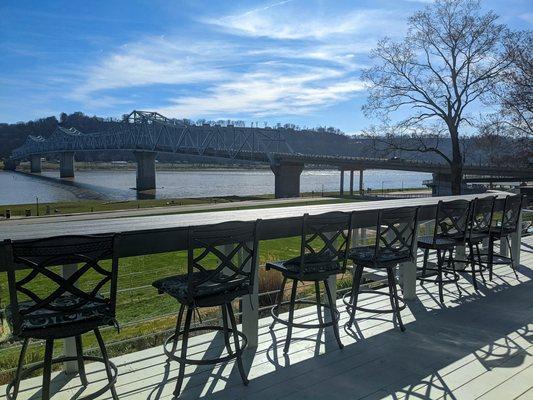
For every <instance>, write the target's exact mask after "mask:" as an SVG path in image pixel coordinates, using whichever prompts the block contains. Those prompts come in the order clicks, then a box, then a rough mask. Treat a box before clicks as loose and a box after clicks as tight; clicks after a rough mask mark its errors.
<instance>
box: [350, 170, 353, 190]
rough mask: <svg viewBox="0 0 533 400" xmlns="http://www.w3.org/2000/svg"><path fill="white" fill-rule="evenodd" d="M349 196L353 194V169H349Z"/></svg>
mask: <svg viewBox="0 0 533 400" xmlns="http://www.w3.org/2000/svg"><path fill="white" fill-rule="evenodd" d="M350 196H353V169H352V170H350Z"/></svg>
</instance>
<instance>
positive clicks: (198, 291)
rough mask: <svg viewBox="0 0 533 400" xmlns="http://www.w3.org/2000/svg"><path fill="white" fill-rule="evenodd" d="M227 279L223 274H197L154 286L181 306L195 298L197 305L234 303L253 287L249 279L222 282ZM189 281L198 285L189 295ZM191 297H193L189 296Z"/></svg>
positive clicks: (161, 280)
mask: <svg viewBox="0 0 533 400" xmlns="http://www.w3.org/2000/svg"><path fill="white" fill-rule="evenodd" d="M224 278H226V279H227V277H226V276H225V275H224V274H223V273H220V272H219V273H217V274H214V275H213V274H208V273H204V272H195V273H192V274H190V275H189V274H183V275H175V276H169V277H167V278H162V279H158V280H156V281H154V282H153V283H152V286H153V287H155V288H156V289H157V290H158V292H159V294H162V293H166V294H168V295H170V296H172V297H174V298H175V299H176V300H178V301H179V302H180V303H181V304H189V303H191V302H190V301H189V299H190V298H194V301H195V303H199V302H202V301H203V302H209V300H216V299H215V298H217V299H219V298H224V300H223V302H226V301H232V300H233V299H235V298H237V297H240V296H244V295H245V294H248V293H250V290H251V286H250V282H249V279H247V278H243V277H239V278H237V277H235V278H233V279H230V280H228V281H223V282H220V281H219V280H220V279H224ZM189 279H191V280H192V281H193V282H195V283H198V284H195V285H194V286H193V287H194V289H193V291H192V293H189ZM189 295H191V296H189Z"/></svg>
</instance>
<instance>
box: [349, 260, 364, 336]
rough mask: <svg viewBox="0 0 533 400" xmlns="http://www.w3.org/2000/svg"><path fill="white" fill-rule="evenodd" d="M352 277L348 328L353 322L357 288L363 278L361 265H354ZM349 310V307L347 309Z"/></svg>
mask: <svg viewBox="0 0 533 400" xmlns="http://www.w3.org/2000/svg"><path fill="white" fill-rule="evenodd" d="M354 269H355V271H354V275H353V280H352V294H351V295H350V303H351V304H352V307H351V310H350V309H349V310H348V311H349V312H350V319H349V320H348V328H349V327H351V326H352V324H353V322H354V320H355V311H356V308H357V297H358V296H359V287H360V285H361V279H362V277H363V267H362V266H361V265H354ZM347 308H349V307H347Z"/></svg>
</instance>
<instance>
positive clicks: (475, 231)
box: [466, 196, 496, 290]
mask: <svg viewBox="0 0 533 400" xmlns="http://www.w3.org/2000/svg"><path fill="white" fill-rule="evenodd" d="M495 200H496V197H495V196H490V197H484V198H481V199H480V198H475V199H474V200H473V202H472V207H471V210H472V212H471V215H470V221H469V224H468V229H467V234H466V245H467V246H468V262H469V263H470V266H471V271H472V283H473V285H474V289H475V290H478V287H477V279H476V273H478V274H479V275H480V277H481V279H482V280H483V282H485V277H484V275H483V271H484V270H485V269H487V268H488V269H489V274H490V276H492V272H491V271H492V266H490V265H485V264H484V263H483V253H482V251H481V249H480V248H479V246H480V245H481V244H482V243H483V241H485V240H489V239H490V237H491V232H492V220H493V215H494V204H495ZM474 248H475V250H476V251H475V252H474ZM476 266H477V267H476Z"/></svg>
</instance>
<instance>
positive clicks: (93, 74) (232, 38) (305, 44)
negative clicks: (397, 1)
mask: <svg viewBox="0 0 533 400" xmlns="http://www.w3.org/2000/svg"><path fill="white" fill-rule="evenodd" d="M298 3H300V4H298ZM315 11H316V10H315ZM303 14H307V15H303ZM315 14H316V15H315ZM317 15H318V16H317ZM397 20H398V15H397V14H395V15H393V14H392V13H389V12H384V11H383V10H381V11H380V10H352V11H350V12H344V11H343V10H337V11H336V12H330V11H327V12H323V13H315V12H313V11H306V10H305V7H302V4H301V2H298V1H296V0H287V1H280V2H276V3H270V4H267V5H265V6H263V7H258V8H254V9H251V10H241V11H239V12H234V13H233V14H228V15H225V16H222V17H218V18H216V19H215V18H203V19H201V20H200V21H199V22H198V23H199V24H200V25H199V26H202V27H203V28H204V29H205V30H206V31H207V32H209V30H211V31H212V30H213V29H214V30H215V31H220V30H222V31H224V34H220V32H219V33H213V34H212V35H210V36H209V38H211V37H214V38H215V39H211V40H207V39H206V38H205V37H204V38H203V40H190V38H188V37H183V36H181V35H177V34H170V35H168V36H158V37H147V38H144V39H143V40H141V41H139V42H135V43H128V44H126V45H124V46H122V47H121V48H119V49H117V50H116V51H114V52H113V53H112V54H107V55H106V56H105V57H104V58H102V59H101V61H100V62H98V63H97V64H95V65H93V66H91V67H89V68H86V69H84V70H83V73H84V79H83V82H82V83H81V84H79V85H77V87H76V88H75V89H74V90H73V91H72V92H70V93H69V98H70V99H73V100H76V101H79V102H81V103H83V104H85V105H87V106H91V107H95V108H100V107H105V105H106V104H108V105H109V106H110V107H112V106H116V105H118V104H128V103H130V102H132V101H133V99H132V98H131V94H128V93H124V90H132V89H135V88H137V92H138V91H140V90H142V88H147V89H149V88H151V87H154V86H161V85H164V86H165V87H167V88H168V90H165V96H163V97H161V98H160V100H159V101H158V102H157V105H156V108H158V109H159V111H161V112H163V113H165V114H167V115H169V116H174V117H187V118H198V117H214V116H217V117H234V116H249V117H263V116H279V115H301V114H307V113H310V112H313V111H315V110H318V109H321V108H324V107H329V106H331V105H334V104H336V103H338V102H342V101H346V100H348V99H350V98H353V97H354V96H357V95H358V94H359V93H361V92H362V91H363V90H364V89H365V85H364V83H363V82H362V81H361V80H360V79H359V71H360V69H361V68H362V67H364V66H365V63H366V62H367V54H368V52H369V50H370V49H371V48H372V47H373V46H374V45H375V42H376V41H377V39H378V37H379V36H381V35H383V34H384V33H386V32H388V31H391V30H396V31H398V29H399V28H397V25H398V22H397ZM295 21H298V23H295ZM128 96H130V97H128ZM135 100H136V101H139V99H138V98H136V99H135ZM138 106H139V107H142V106H143V104H138Z"/></svg>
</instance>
